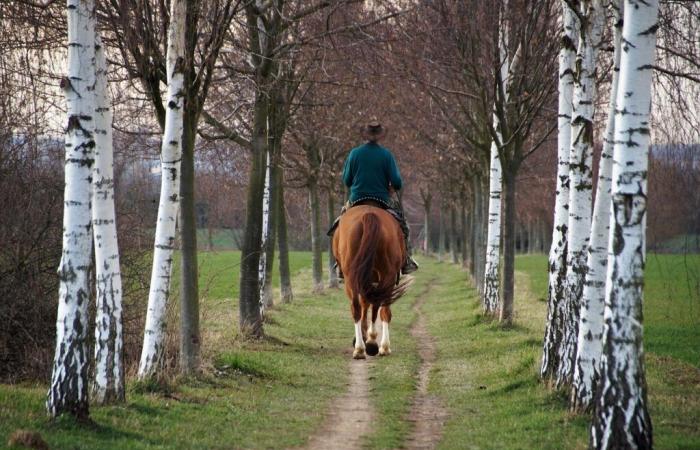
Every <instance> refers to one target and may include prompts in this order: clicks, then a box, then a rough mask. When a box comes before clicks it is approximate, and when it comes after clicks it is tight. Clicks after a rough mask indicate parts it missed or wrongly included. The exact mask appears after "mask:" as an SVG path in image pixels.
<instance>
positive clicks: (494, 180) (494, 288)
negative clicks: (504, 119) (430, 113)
mask: <svg viewBox="0 0 700 450" xmlns="http://www.w3.org/2000/svg"><path fill="white" fill-rule="evenodd" d="M494 122H496V123H495V125H496V126H497V123H498V121H497V120H494ZM501 172H502V171H501V161H500V158H499V156H498V146H497V145H496V143H495V142H492V143H491V167H490V169H489V174H490V176H489V206H488V208H489V212H488V232H487V238H486V267H485V268H484V295H483V307H484V312H485V313H486V314H495V313H496V312H497V311H498V308H499V306H500V305H499V303H500V301H499V298H498V291H499V283H500V270H499V269H500V265H501V189H502V186H503V181H502V180H501V178H502V174H501Z"/></svg>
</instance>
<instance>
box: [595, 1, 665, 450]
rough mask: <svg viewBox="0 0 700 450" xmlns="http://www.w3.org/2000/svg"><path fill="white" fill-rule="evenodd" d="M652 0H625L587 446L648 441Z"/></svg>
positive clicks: (655, 12) (644, 445)
mask: <svg viewBox="0 0 700 450" xmlns="http://www.w3.org/2000/svg"><path fill="white" fill-rule="evenodd" d="M658 8H659V4H658V1H656V0H647V1H644V2H642V1H639V0H626V1H625V7H624V26H623V29H622V42H623V44H622V54H621V59H620V74H619V86H618V95H617V101H616V102H617V107H616V110H615V140H614V150H613V170H612V193H611V196H612V214H611V216H610V227H611V233H610V241H609V247H608V248H609V257H608V267H607V279H606V289H605V291H606V292H605V310H604V315H603V323H604V325H603V355H602V357H601V365H600V372H601V379H600V386H599V387H598V390H597V393H596V399H595V405H594V408H595V410H594V415H593V426H592V427H591V441H590V443H591V447H592V448H596V449H612V448H636V449H647V448H652V426H651V418H650V417H649V413H648V411H647V393H646V378H645V373H644V347H643V339H642V335H643V318H642V300H643V293H644V263H645V258H646V254H645V251H644V245H645V242H646V236H645V233H646V231H645V223H646V216H647V209H646V206H647V202H646V200H647V166H648V157H649V144H650V140H651V134H650V122H649V120H650V112H651V81H652V69H653V65H654V51H655V45H656V31H657V28H658V21H657V20H658Z"/></svg>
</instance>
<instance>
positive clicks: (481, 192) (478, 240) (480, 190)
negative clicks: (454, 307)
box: [472, 176, 489, 296]
mask: <svg viewBox="0 0 700 450" xmlns="http://www.w3.org/2000/svg"><path fill="white" fill-rule="evenodd" d="M474 187H475V192H476V194H475V199H476V202H475V208H474V209H475V214H474V217H473V218H472V220H473V221H474V229H475V234H474V242H473V244H472V245H473V247H474V275H473V276H474V280H475V282H476V288H477V291H478V292H479V295H481V296H483V295H484V269H485V268H486V246H485V245H483V242H484V241H485V240H486V232H487V231H486V227H487V222H486V215H487V214H488V201H487V199H488V195H489V194H488V191H487V190H486V189H485V185H484V180H483V179H482V177H480V176H478V177H474Z"/></svg>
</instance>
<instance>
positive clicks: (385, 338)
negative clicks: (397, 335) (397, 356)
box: [379, 306, 391, 356]
mask: <svg viewBox="0 0 700 450" xmlns="http://www.w3.org/2000/svg"><path fill="white" fill-rule="evenodd" d="M379 317H380V318H381V319H382V343H381V345H380V346H379V356H388V355H391V348H390V345H391V344H390V341H389V322H391V308H389V307H388V306H382V307H381V308H380V309H379Z"/></svg>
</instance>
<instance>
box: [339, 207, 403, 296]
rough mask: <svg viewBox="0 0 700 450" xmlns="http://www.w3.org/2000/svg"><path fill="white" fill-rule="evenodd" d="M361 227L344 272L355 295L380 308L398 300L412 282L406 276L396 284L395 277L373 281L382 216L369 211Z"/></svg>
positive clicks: (382, 277)
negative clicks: (353, 252) (356, 243)
mask: <svg viewBox="0 0 700 450" xmlns="http://www.w3.org/2000/svg"><path fill="white" fill-rule="evenodd" d="M361 222H362V227H358V228H356V229H355V231H354V236H353V238H352V240H353V241H355V242H357V241H358V240H359V241H360V245H359V247H358V248H357V250H356V252H355V255H354V257H353V258H352V260H351V261H350V266H349V267H348V269H347V270H346V271H345V272H346V273H345V282H346V283H348V287H349V288H350V289H351V290H352V292H354V293H355V294H359V295H361V296H362V298H364V299H365V301H366V302H369V303H371V304H373V305H377V306H388V305H391V304H392V303H394V302H395V301H396V300H398V299H399V297H401V296H402V295H403V294H404V293H405V292H406V289H407V288H408V286H409V285H410V284H411V282H412V281H413V279H412V278H410V277H406V278H405V279H404V280H402V282H401V283H399V284H396V278H395V275H392V276H380V277H379V280H377V281H374V280H373V279H372V275H373V274H374V260H375V256H376V254H377V250H378V248H379V242H380V237H381V222H380V220H379V217H378V216H377V215H376V214H374V213H372V212H369V213H367V214H365V215H363V216H362V219H361Z"/></svg>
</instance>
